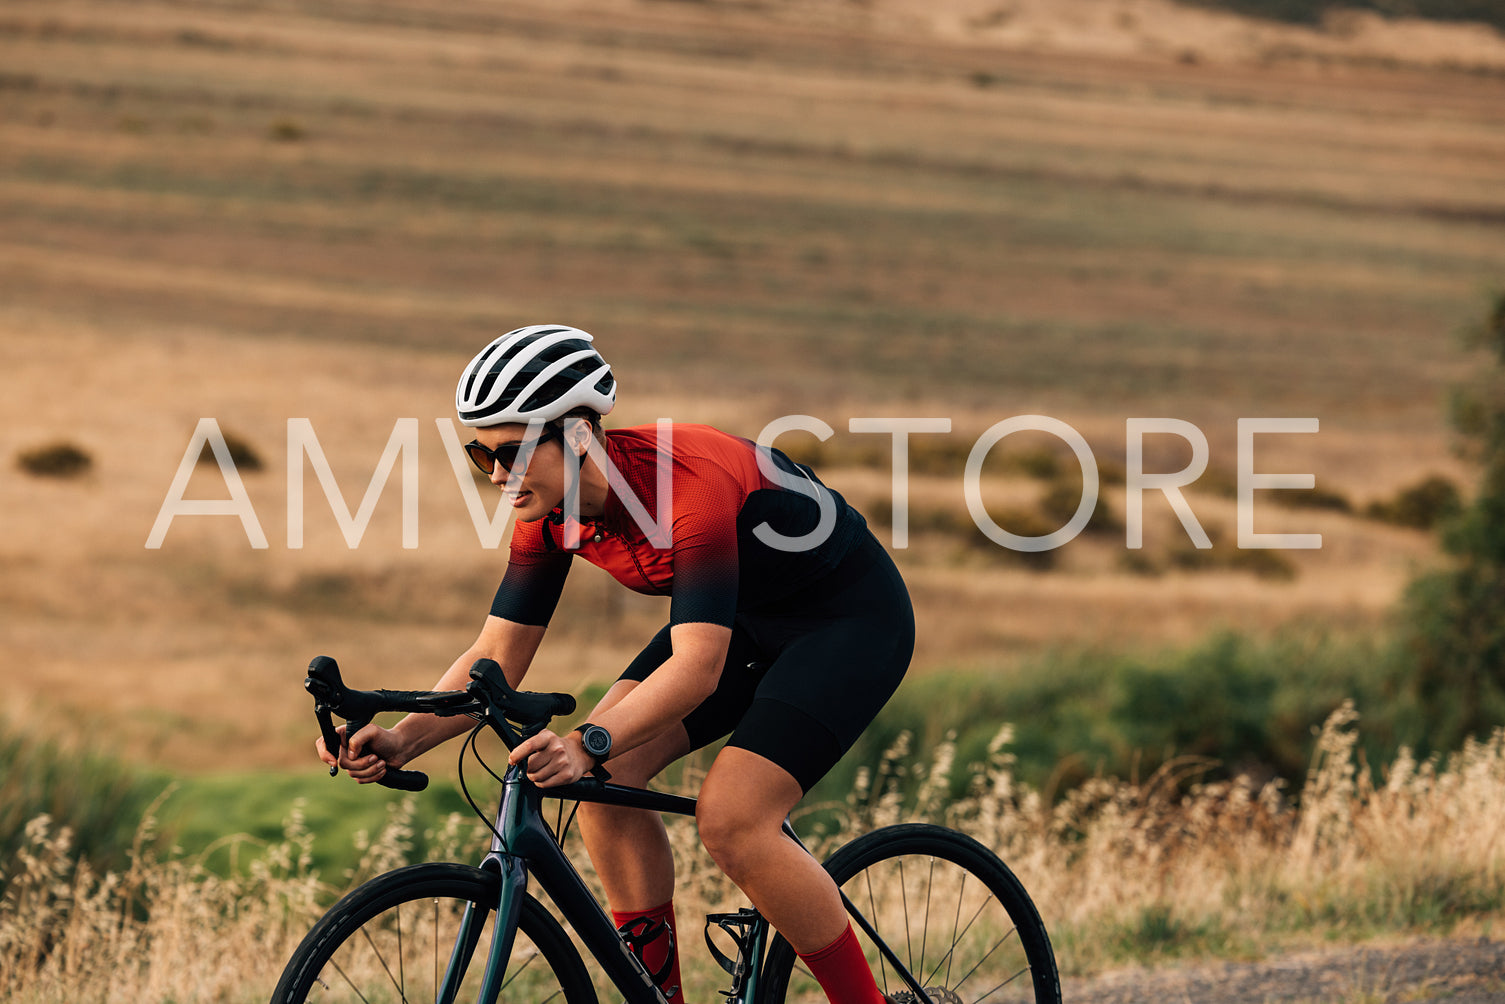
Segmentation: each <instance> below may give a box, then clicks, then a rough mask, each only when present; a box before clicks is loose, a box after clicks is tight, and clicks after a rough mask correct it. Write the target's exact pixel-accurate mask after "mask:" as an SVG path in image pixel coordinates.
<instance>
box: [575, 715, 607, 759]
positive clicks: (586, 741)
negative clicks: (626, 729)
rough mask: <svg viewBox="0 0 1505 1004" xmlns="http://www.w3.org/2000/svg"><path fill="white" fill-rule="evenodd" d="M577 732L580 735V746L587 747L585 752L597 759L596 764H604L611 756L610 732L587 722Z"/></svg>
mask: <svg viewBox="0 0 1505 1004" xmlns="http://www.w3.org/2000/svg"><path fill="white" fill-rule="evenodd" d="M575 731H576V732H578V733H580V745H581V746H584V747H585V752H587V753H589V754H590V755H591V756H592V757H594V758H595V760H596V763H598V764H599V763H602V762H603V761H605V759H606V758H607V757H609V756H611V733H610V732H607V731H606V730H605V729H603V728H602V727H601V726H599V725H592V724H591V723H590V722H586V723H585V724H584V725H582V726H580V727H579V728H577V729H576V730H575Z"/></svg>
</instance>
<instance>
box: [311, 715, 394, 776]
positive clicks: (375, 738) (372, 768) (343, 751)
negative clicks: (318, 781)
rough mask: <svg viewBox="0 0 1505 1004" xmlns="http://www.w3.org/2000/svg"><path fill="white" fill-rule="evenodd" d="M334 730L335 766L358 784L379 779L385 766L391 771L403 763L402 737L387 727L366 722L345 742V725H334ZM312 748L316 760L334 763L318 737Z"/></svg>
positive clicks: (322, 740) (384, 770) (385, 768)
mask: <svg viewBox="0 0 1505 1004" xmlns="http://www.w3.org/2000/svg"><path fill="white" fill-rule="evenodd" d="M335 731H336V732H338V733H339V735H340V744H341V745H340V754H339V756H340V759H339V765H340V767H342V768H343V769H344V770H345V772H346V773H347V774H349V775H350V776H351V777H353V778H355V779H356V780H357V781H359V782H360V783H361V784H370V783H371V782H373V781H379V780H381V778H382V776H383V775H385V774H386V773H387V770H388V769H389V768H390V769H394V770H395V769H396V768H398V767H401V766H402V765H403V764H404V763H406V762H407V760H406V758H405V757H404V756H403V749H402V747H403V743H402V740H401V739H400V738H398V736H397V734H396V733H395V732H393V731H392V730H391V729H384V728H382V727H381V726H380V725H367V726H366V727H365V728H363V729H361V730H360V731H359V732H357V733H356V734H355V736H354V737H353V738H351V739H350V740H349V741H348V742H347V741H346V739H345V726H343V725H339V726H336V727H335ZM314 750H315V752H317V753H318V754H319V759H320V760H323V761H324V762H325V763H326V764H328V765H329V766H331V767H332V766H334V764H335V758H334V756H333V755H332V754H331V753H330V752H329V749H328V747H326V746H325V744H324V738H323V737H322V736H320V737H319V739H318V740H316V741H315V742H314Z"/></svg>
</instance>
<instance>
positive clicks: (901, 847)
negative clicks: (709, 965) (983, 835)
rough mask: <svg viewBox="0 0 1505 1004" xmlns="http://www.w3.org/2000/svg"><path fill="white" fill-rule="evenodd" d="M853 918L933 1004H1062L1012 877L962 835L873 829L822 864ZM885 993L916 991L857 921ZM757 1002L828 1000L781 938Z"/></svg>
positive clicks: (1044, 938)
mask: <svg viewBox="0 0 1505 1004" xmlns="http://www.w3.org/2000/svg"><path fill="white" fill-rule="evenodd" d="M825 867H826V870H827V871H828V872H830V873H831V876H832V878H834V879H835V880H836V884H837V885H839V886H840V887H841V890H842V892H843V893H845V894H846V896H847V899H848V900H850V901H851V902H852V904H853V906H855V907H856V909H857V911H858V912H859V913H861V915H862V916H863V917H865V918H866V919H867V920H868V922H869V923H870V924H871V925H872V926H873V927H874V928H875V929H876V931H877V933H878V936H879V937H880V938H882V939H883V941H884V942H885V943H886V944H887V945H888V947H889V948H890V949H891V950H892V951H893V953H894V955H896V956H897V957H898V958H899V960H900V961H901V962H902V963H903V964H904V966H905V968H906V969H908V970H909V971H910V972H911V973H912V974H913V975H914V977H915V979H916V980H918V981H919V982H920V984H921V986H923V987H924V989H925V992H926V996H928V997H929V998H930V1000H931V1001H932V1002H933V1004H1021V1002H1035V1004H1047V1002H1048V1004H1059V1002H1060V1000H1061V984H1060V977H1059V976H1058V975H1057V972H1056V959H1055V953H1054V952H1053V951H1052V950H1051V947H1050V937H1049V935H1047V934H1046V931H1045V924H1044V923H1043V922H1042V921H1041V920H1040V914H1039V912H1038V911H1036V909H1035V905H1034V904H1033V903H1032V902H1030V898H1029V895H1028V893H1026V892H1025V891H1024V886H1023V885H1021V884H1020V882H1019V880H1018V879H1017V878H1015V877H1014V874H1013V872H1011V871H1009V869H1008V867H1007V866H1006V865H1004V863H1003V862H1002V861H1000V860H999V859H998V856H997V855H996V854H994V853H993V852H992V851H990V850H988V849H987V848H986V847H985V846H983V845H982V844H980V843H978V842H977V841H976V840H973V839H972V838H971V837H968V836H966V835H965V834H962V833H958V832H956V831H955V830H949V829H946V828H945V827H942V826H933V825H930V824H927V823H904V824H900V825H898V826H889V827H885V828H883V829H881V830H874V831H873V832H872V833H868V834H865V835H864V836H861V837H859V838H857V839H856V840H854V841H852V842H851V843H849V844H847V845H846V846H844V847H842V848H841V849H840V850H838V851H837V852H836V853H835V854H833V855H832V856H831V857H830V859H829V860H827V861H826V864H825ZM853 927H854V929H856V930H857V935H858V938H859V940H860V941H861V942H862V944H863V949H864V951H865V952H866V953H867V957H868V964H869V965H870V966H872V968H873V975H874V977H875V978H876V979H877V980H878V989H879V990H881V991H882V992H883V993H884V994H885V995H886V996H888V998H889V999H890V1000H891V1001H894V1002H895V1004H913V1002H914V1001H915V999H916V998H915V997H914V995H913V992H912V991H911V990H910V989H909V987H908V986H907V985H906V984H905V982H904V980H903V979H902V978H901V977H900V976H899V974H898V972H897V971H896V970H895V969H894V968H893V967H892V966H891V965H890V964H889V963H888V962H887V961H886V960H885V959H883V958H882V957H881V955H880V954H879V952H878V950H877V948H876V947H875V946H874V945H873V943H872V941H871V940H870V939H869V938H868V937H867V936H866V935H864V934H863V932H862V931H861V928H860V925H858V924H856V923H855V922H854V924H853ZM761 984H762V985H761V989H760V993H759V997H760V1004H783V1002H786V1001H787V1002H790V1004H794V1002H800V1004H804V1002H810V1004H815V1002H822V1001H824V1000H825V995H824V994H823V993H822V991H821V989H820V986H819V985H818V984H817V983H816V982H815V979H814V977H812V976H811V975H810V973H809V972H808V971H807V970H806V969H805V967H804V965H803V964H802V963H800V962H799V960H798V958H797V957H796V955H795V953H794V950H793V949H792V948H791V947H790V945H789V943H788V942H787V941H785V940H784V939H783V938H782V937H779V938H775V939H774V941H773V944H772V945H771V946H770V947H769V950H768V959H767V962H766V963H765V964H764V967H763V976H762V980H761Z"/></svg>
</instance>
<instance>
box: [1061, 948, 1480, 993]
mask: <svg viewBox="0 0 1505 1004" xmlns="http://www.w3.org/2000/svg"><path fill="white" fill-rule="evenodd" d="M1062 995H1063V998H1064V1000H1065V1004H1138V1002H1141V1001H1144V1002H1150V1001H1153V1002H1155V1004H1271V1002H1277V1001H1301V1002H1311V1004H1317V1002H1344V1004H1401V1002H1416V1001H1432V1000H1437V1001H1442V1000H1445V1001H1447V1002H1448V1004H1505V941H1492V940H1489V939H1487V938H1475V939H1470V940H1466V941H1463V940H1428V941H1415V942H1409V943H1406V944H1400V945H1387V946H1358V947H1348V948H1330V949H1322V950H1317V951H1308V952H1299V953H1295V954H1289V955H1281V956H1276V957H1273V958H1270V959H1265V960H1262V961H1259V962H1217V963H1197V964H1189V965H1185V966H1176V967H1160V968H1156V969H1141V968H1134V969H1120V970H1114V971H1112V972H1108V973H1103V974H1101V975H1098V976H1094V977H1091V978H1083V979H1069V980H1066V981H1065V984H1064V986H1063V991H1062Z"/></svg>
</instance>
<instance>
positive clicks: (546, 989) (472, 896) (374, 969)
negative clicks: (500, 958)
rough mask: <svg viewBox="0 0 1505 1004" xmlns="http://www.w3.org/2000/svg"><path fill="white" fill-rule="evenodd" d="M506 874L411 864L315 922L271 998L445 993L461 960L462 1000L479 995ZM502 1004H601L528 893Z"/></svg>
mask: <svg viewBox="0 0 1505 1004" xmlns="http://www.w3.org/2000/svg"><path fill="white" fill-rule="evenodd" d="M499 890H500V880H499V879H498V877H497V876H496V875H495V874H493V873H491V872H487V871H482V870H481V869H479V868H472V867H470V866H468V865H460V864H448V863H432V864H419V865H409V866H408V867H406V868H399V869H397V870H396V871H392V872H388V873H387V874H385V875H381V876H379V877H377V878H375V879H372V880H371V881H370V882H367V883H366V884H365V885H362V886H361V887H360V888H358V889H356V890H354V891H353V892H351V893H350V894H349V895H347V896H346V897H345V898H344V899H342V900H340V901H339V902H338V903H336V904H335V905H334V906H333V907H331V908H330V910H329V912H328V913H326V914H325V915H324V916H323V918H321V919H320V920H319V922H318V923H317V924H315V925H314V927H313V929H312V930H310V931H309V932H308V934H307V936H305V937H304V939H303V942H302V944H300V945H299V946H298V949H297V951H295V952H294V953H293V957H292V959H291V961H289V962H288V964H287V968H286V969H285V970H284V971H283V973H282V979H281V980H280V981H279V982H278V983H277V989H276V990H275V991H274V992H273V994H272V1004H303V1002H305V1001H309V1002H318V1004H352V1002H364V1004H378V1002H402V1004H416V1002H417V1001H438V1000H441V999H442V998H441V995H440V992H439V989H440V988H441V987H442V986H444V985H445V983H446V974H447V973H448V972H449V971H450V967H451V964H452V961H453V964H454V966H455V977H454V979H453V981H452V985H453V986H454V988H455V990H456V991H457V993H456V994H455V996H454V998H453V999H455V1000H461V1001H467V1000H469V1001H473V1000H475V999H476V993H477V990H478V989H479V987H480V984H481V979H482V974H483V972H484V970H485V968H486V958H487V954H488V952H489V950H490V945H491V938H492V932H493V929H494V927H495V923H494V922H495V918H496V911H495V908H496V903H497V898H498V895H499ZM503 982H504V986H503V988H502V992H501V996H500V997H499V998H498V1001H499V1004H596V994H595V990H594V989H593V988H592V986H591V982H590V977H589V976H588V975H587V973H586V971H585V966H584V965H583V964H582V963H581V961H580V954H579V953H578V952H577V951H576V950H575V947H574V945H572V944H571V943H570V940H569V938H568V937H567V936H566V935H565V933H564V930H563V929H562V928H560V926H559V923H558V921H556V920H555V919H554V918H553V917H551V916H549V913H548V911H546V910H545V909H544V908H543V906H542V905H540V904H539V902H538V901H537V900H536V899H534V898H533V897H532V896H526V897H524V899H523V910H522V916H521V917H520V918H519V921H518V932H517V940H516V941H515V943H514V944H513V947H512V955H511V957H510V961H509V962H508V964H507V973H506V978H505V980H504V981H503Z"/></svg>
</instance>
